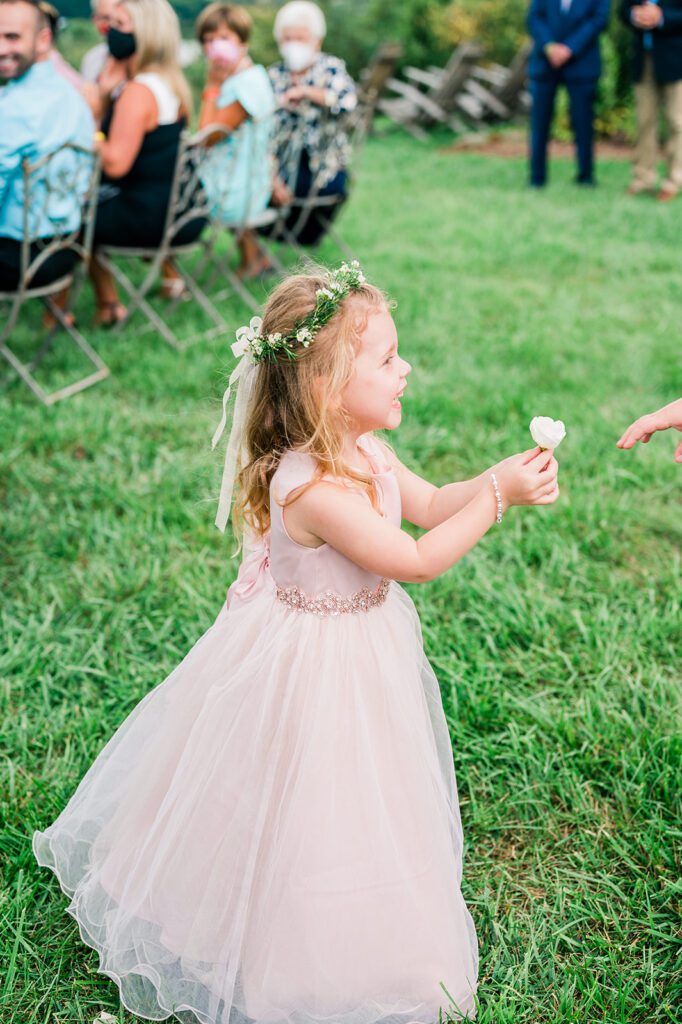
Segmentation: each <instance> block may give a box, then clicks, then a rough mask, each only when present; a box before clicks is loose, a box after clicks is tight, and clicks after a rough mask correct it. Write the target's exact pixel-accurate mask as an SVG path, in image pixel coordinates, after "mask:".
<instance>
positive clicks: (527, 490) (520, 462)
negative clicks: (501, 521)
mask: <svg viewBox="0 0 682 1024" xmlns="http://www.w3.org/2000/svg"><path fill="white" fill-rule="evenodd" d="M492 471H493V472H494V473H495V475H496V476H497V484H498V487H499V488H500V494H501V495H502V506H503V509H504V510H505V511H506V510H507V509H508V508H509V506H510V505H551V504H552V503H553V502H555V501H556V500H557V498H558V497H559V484H558V483H557V476H558V473H559V463H558V462H557V460H556V459H555V458H554V452H553V451H552V449H551V448H547V449H545V450H544V451H543V449H542V448H529V449H528V451H525V452H519V454H518V455H511V456H510V457H509V458H508V459H504V460H503V461H502V462H498V463H497V465H496V466H493V467H492Z"/></svg>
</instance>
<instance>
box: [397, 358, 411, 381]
mask: <svg viewBox="0 0 682 1024" xmlns="http://www.w3.org/2000/svg"><path fill="white" fill-rule="evenodd" d="M400 362H401V363H402V366H401V368H400V374H401V376H402V377H407V375H408V374H409V373H412V366H411V365H410V363H408V361H407V359H401V360H400Z"/></svg>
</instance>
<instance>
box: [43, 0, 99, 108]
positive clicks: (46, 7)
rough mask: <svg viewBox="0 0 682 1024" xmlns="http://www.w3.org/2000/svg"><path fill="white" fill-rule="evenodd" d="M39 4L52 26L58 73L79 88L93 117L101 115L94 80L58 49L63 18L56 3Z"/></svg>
mask: <svg viewBox="0 0 682 1024" xmlns="http://www.w3.org/2000/svg"><path fill="white" fill-rule="evenodd" d="M38 6H39V7H40V9H41V11H42V12H43V14H44V15H45V17H46V18H47V21H48V24H49V26H50V32H51V33H52V49H51V50H50V60H51V61H52V63H53V64H54V66H55V68H56V69H57V71H58V73H59V74H60V75H61V76H62V78H65V79H66V81H67V82H70V83H71V85H72V86H73V87H74V89H77V90H78V92H79V93H80V94H81V96H82V97H83V99H84V100H85V102H86V103H87V104H88V106H89V107H90V110H91V111H92V114H93V117H96V118H98V117H99V113H100V111H99V96H98V92H97V87H96V86H95V85H94V84H93V83H92V82H87V81H86V80H85V79H84V78H83V76H82V75H81V74H79V72H78V71H76V69H75V68H74V67H72V66H71V65H70V64H69V62H68V61H67V60H65V59H64V57H62V55H61V53H60V52H59V50H58V49H57V36H58V34H59V31H60V28H61V23H62V18H61V16H60V14H59V11H58V10H57V8H56V7H55V6H54V4H51V3H48V0H39V2H38Z"/></svg>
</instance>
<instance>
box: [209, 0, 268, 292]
mask: <svg viewBox="0 0 682 1024" xmlns="http://www.w3.org/2000/svg"><path fill="white" fill-rule="evenodd" d="M252 24H253V23H252V20H251V15H250V14H249V13H248V11H247V10H246V9H245V8H244V7H239V6H238V5H237V4H223V3H214V4H209V6H208V7H206V8H204V10H203V11H202V12H201V14H200V15H199V17H198V18H197V22H196V27H195V28H196V35H197V39H198V40H199V42H200V43H201V45H202V47H203V49H204V53H205V54H206V57H207V58H208V61H209V65H208V74H207V77H206V85H205V87H204V90H203V93H202V96H201V111H200V114H199V127H200V128H206V127H208V126H209V125H220V126H222V127H224V128H228V129H229V130H230V132H231V134H230V136H229V138H228V139H226V140H224V141H223V142H221V143H219V144H218V145H216V146H215V147H214V148H213V150H212V152H211V154H210V156H209V157H208V159H207V160H206V161H205V163H204V168H203V172H202V178H203V182H204V187H205V188H206V192H207V194H208V196H209V199H210V200H211V202H212V205H213V214H214V216H215V217H216V218H218V219H219V220H221V221H222V222H223V223H224V224H225V225H227V226H231V227H234V228H236V229H238V230H239V246H240V250H241V255H242V262H241V266H240V267H239V269H238V271H237V273H238V275H239V276H240V277H241V278H242V279H244V280H249V279H252V278H255V277H258V276H260V275H261V274H262V273H263V271H265V270H269V268H270V264H269V261H268V260H267V259H266V258H265V256H264V254H263V253H262V251H261V249H260V247H259V246H258V243H257V241H256V236H255V234H254V233H253V232H252V231H250V230H241V229H242V227H243V225H245V224H246V223H248V222H249V221H253V220H254V219H256V218H257V217H258V216H259V215H260V214H262V213H263V211H264V210H265V209H266V207H267V205H268V203H269V201H270V193H271V189H272V166H271V165H272V160H271V157H270V135H271V132H272V123H273V113H274V110H275V97H274V93H273V91H272V86H271V85H270V79H269V77H268V73H267V71H266V70H265V68H264V67H263V66H262V65H261V64H254V63H253V61H252V60H251V57H250V56H249V53H248V42H249V38H250V36H251V29H252Z"/></svg>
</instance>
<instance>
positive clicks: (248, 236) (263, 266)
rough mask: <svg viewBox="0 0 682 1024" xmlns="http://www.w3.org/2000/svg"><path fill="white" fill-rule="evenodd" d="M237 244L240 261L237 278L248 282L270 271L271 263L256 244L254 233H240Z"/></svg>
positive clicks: (247, 231) (256, 237) (256, 238)
mask: <svg viewBox="0 0 682 1024" xmlns="http://www.w3.org/2000/svg"><path fill="white" fill-rule="evenodd" d="M238 244H239V251H240V253H241V257H242V261H241V263H240V265H239V267H238V268H237V277H239V278H241V279H242V280H243V281H249V280H251V279H253V278H255V277H260V275H261V274H267V273H268V272H269V271H270V270H272V263H271V262H270V259H269V257H268V254H267V253H266V252H265V251H264V249H262V248H261V246H260V245H259V244H258V236H257V234H256V232H255V231H251V230H246V231H242V233H241V235H240V236H239V238H238Z"/></svg>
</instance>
